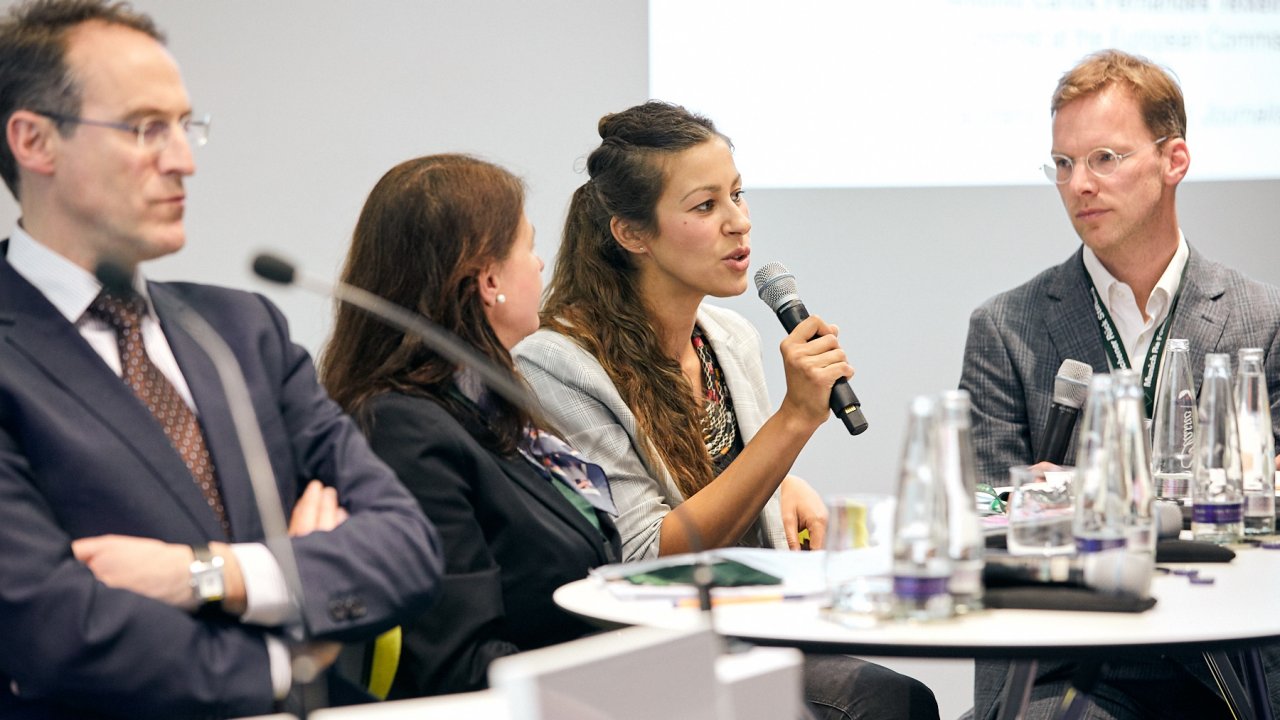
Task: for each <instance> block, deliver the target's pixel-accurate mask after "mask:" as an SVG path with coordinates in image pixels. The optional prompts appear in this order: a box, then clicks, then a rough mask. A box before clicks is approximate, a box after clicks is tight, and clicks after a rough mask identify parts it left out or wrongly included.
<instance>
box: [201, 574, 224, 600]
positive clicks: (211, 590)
mask: <svg viewBox="0 0 1280 720" xmlns="http://www.w3.org/2000/svg"><path fill="white" fill-rule="evenodd" d="M196 593H197V594H199V596H200V599H201V600H204V601H206V602H208V601H211V600H221V599H222V569H221V568H216V569H215V568H208V569H206V570H205V571H203V572H201V573H200V574H199V575H198V576H197V577H196Z"/></svg>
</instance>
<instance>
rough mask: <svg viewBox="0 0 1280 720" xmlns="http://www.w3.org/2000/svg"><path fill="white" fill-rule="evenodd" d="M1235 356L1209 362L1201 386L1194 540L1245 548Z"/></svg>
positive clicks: (1219, 355)
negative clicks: (1242, 542)
mask: <svg viewBox="0 0 1280 720" xmlns="http://www.w3.org/2000/svg"><path fill="white" fill-rule="evenodd" d="M1230 364H1231V356H1230V355H1226V354H1225V353H1212V354H1209V355H1206V356H1205V358H1204V380H1203V381H1202V382H1201V383H1200V437H1199V438H1198V442H1197V448H1196V466H1195V476H1194V479H1193V481H1192V488H1191V490H1192V496H1191V502H1192V508H1191V534H1192V535H1193V536H1195V539H1197V540H1204V541H1206V542H1213V543H1220V544H1225V543H1232V542H1239V541H1240V540H1241V538H1242V537H1243V535H1244V491H1243V488H1242V487H1241V482H1240V435H1239V428H1238V426H1237V424H1236V411H1235V398H1234V397H1232V392H1231V370H1230Z"/></svg>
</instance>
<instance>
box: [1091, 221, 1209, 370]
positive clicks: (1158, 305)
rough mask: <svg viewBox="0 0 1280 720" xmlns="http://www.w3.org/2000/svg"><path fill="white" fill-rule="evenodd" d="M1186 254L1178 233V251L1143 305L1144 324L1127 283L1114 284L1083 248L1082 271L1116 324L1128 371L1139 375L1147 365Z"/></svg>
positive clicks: (1180, 235) (1100, 263) (1173, 295)
mask: <svg viewBox="0 0 1280 720" xmlns="http://www.w3.org/2000/svg"><path fill="white" fill-rule="evenodd" d="M1189 254H1190V251H1189V250H1188V249H1187V240H1186V238H1184V237H1183V236H1182V231H1181V230H1179V231H1178V249H1177V251H1176V252H1174V254H1173V259H1172V260H1170V261H1169V266H1168V267H1166V268H1165V269H1164V274H1163V275H1161V276H1160V280H1159V281H1158V282H1157V283H1156V286H1155V287H1154V288H1152V289H1151V295H1150V296H1148V297H1147V298H1146V302H1145V303H1144V305H1145V306H1146V309H1147V312H1146V314H1147V316H1148V317H1149V318H1150V319H1149V320H1144V319H1143V317H1142V315H1143V313H1142V310H1141V309H1140V308H1139V307H1138V301H1137V298H1135V297H1134V294H1133V288H1131V287H1129V285H1128V283H1123V282H1120V281H1119V280H1117V279H1116V278H1115V276H1114V275H1112V274H1111V273H1110V272H1108V271H1107V269H1106V268H1105V267H1103V266H1102V261H1101V260H1099V259H1098V256H1097V255H1095V254H1094V252H1093V251H1092V250H1090V249H1089V246H1088V245H1086V246H1085V247H1084V268H1085V270H1086V271H1087V272H1088V273H1089V279H1090V280H1092V281H1093V286H1094V287H1095V288H1097V290H1098V296H1099V298H1100V299H1101V300H1102V304H1103V306H1105V307H1106V308H1107V312H1108V313H1110V315H1111V321H1112V322H1113V323H1115V326H1116V332H1118V333H1119V334H1120V341H1121V342H1122V343H1124V351H1125V353H1127V354H1128V355H1129V364H1130V367H1132V368H1133V369H1134V370H1137V371H1138V372H1142V370H1143V363H1145V362H1146V361H1147V350H1149V349H1150V348H1151V338H1152V336H1153V335H1155V330H1156V328H1158V327H1160V324H1161V323H1163V322H1164V321H1165V318H1167V317H1168V316H1169V305H1170V304H1171V303H1172V302H1173V298H1174V297H1176V296H1177V294H1178V285H1179V283H1181V282H1182V270H1183V268H1185V267H1186V266H1187V257H1188V256H1189Z"/></svg>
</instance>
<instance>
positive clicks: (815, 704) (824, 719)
mask: <svg viewBox="0 0 1280 720" xmlns="http://www.w3.org/2000/svg"><path fill="white" fill-rule="evenodd" d="M804 699H805V701H806V702H807V703H808V706H809V711H810V712H811V713H813V716H814V717H815V718H817V719H818V720H890V719H893V720H938V701H937V700H936V699H935V698H934V697H933V691H932V690H930V689H929V688H928V687H926V686H925V684H924V683H922V682H920V681H919V680H916V679H915V678H910V677H907V676H906V675H903V674H901V673H897V672H894V671H893V670H890V669H889V668H887V667H883V666H881V665H876V664H875V663H871V662H867V661H866V660H859V659H858V658H855V657H852V656H849V655H809V654H806V655H805V656H804Z"/></svg>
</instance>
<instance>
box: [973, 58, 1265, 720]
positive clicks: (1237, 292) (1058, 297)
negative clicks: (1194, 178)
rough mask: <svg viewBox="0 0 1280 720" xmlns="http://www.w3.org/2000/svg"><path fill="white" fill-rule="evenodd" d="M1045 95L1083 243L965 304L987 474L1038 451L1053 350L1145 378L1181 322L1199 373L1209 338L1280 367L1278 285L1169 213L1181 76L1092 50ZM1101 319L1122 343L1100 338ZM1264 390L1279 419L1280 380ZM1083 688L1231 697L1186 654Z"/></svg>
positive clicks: (1198, 698)
mask: <svg viewBox="0 0 1280 720" xmlns="http://www.w3.org/2000/svg"><path fill="white" fill-rule="evenodd" d="M1052 111H1053V148H1052V151H1051V152H1052V162H1051V163H1050V164H1049V165H1046V166H1045V170H1046V174H1047V175H1048V176H1049V179H1050V180H1052V181H1054V182H1055V183H1056V184H1057V187H1058V192H1059V194H1060V195H1061V196H1062V203H1063V205H1064V206H1065V208H1066V210H1067V215H1068V217H1069V219H1070V220H1071V223H1072V225H1073V226H1074V227H1075V230H1076V233H1077V234H1078V235H1079V236H1080V239H1081V240H1082V241H1083V246H1082V247H1081V248H1080V250H1078V251H1077V252H1076V253H1074V254H1073V255H1072V256H1071V258H1069V259H1068V260H1067V261H1066V262H1065V263H1063V264H1061V265H1059V266H1057V267H1054V268H1050V269H1049V270H1046V271H1044V272H1043V273H1041V274H1039V275H1037V276H1036V277H1035V278H1032V279H1031V281H1029V282H1028V283H1026V284H1025V285H1022V286H1020V287H1017V288H1014V289H1013V290H1010V291H1008V292H1005V293H1002V294H1000V295H997V296H996V297H994V298H992V299H991V300H988V301H987V302H986V303H984V304H983V305H982V306H981V307H979V308H978V309H977V310H975V311H974V312H973V315H972V317H971V318H970V322H969V338H968V342H967V345H966V347H965V354H964V369H963V372H962V375H961V378H960V386H961V387H962V388H964V389H965V390H968V391H969V393H970V394H971V395H972V397H973V411H974V417H973V420H974V427H973V434H974V444H975V447H976V450H977V454H978V463H979V472H980V474H981V476H982V477H983V479H984V480H988V481H990V482H993V483H996V484H1004V478H1005V477H1007V473H1008V469H1009V467H1010V466H1012V465H1026V464H1029V463H1033V462H1035V461H1036V460H1038V459H1039V458H1040V457H1041V453H1042V448H1043V446H1044V442H1045V437H1044V428H1045V423H1046V422H1047V419H1048V415H1049V407H1050V403H1051V402H1052V390H1053V382H1054V376H1055V375H1056V373H1057V371H1058V368H1059V367H1060V366H1061V364H1062V361H1063V360H1064V359H1067V358H1071V359H1074V360H1079V361H1081V362H1085V363H1088V364H1089V365H1092V366H1093V369H1094V371H1095V372H1099V373H1105V372H1109V371H1110V370H1111V369H1112V368H1117V367H1133V368H1136V369H1139V370H1140V371H1142V375H1143V377H1147V376H1148V375H1150V377H1151V383H1150V384H1151V387H1150V388H1148V393H1154V382H1155V378H1156V377H1157V376H1158V372H1156V370H1158V363H1159V359H1160V351H1161V350H1162V349H1163V346H1164V342H1163V340H1166V339H1168V338H1187V339H1189V340H1190V343H1191V354H1192V362H1193V368H1194V369H1195V373H1194V374H1195V375H1196V377H1197V386H1198V384H1199V376H1200V374H1201V373H1200V369H1201V368H1203V365H1204V356H1205V354H1206V353H1235V352H1236V350H1238V349H1239V348H1243V347H1260V348H1263V349H1264V350H1265V351H1266V366H1267V376H1268V377H1269V378H1272V379H1273V380H1274V378H1276V377H1277V376H1280V290H1277V289H1276V288H1274V287H1270V286H1267V285H1263V284H1261V283H1257V282H1254V281H1252V280H1249V279H1248V278H1246V277H1245V276H1244V275H1242V274H1240V273H1238V272H1236V271H1234V270H1231V269H1228V268H1226V267H1224V266H1222V265H1219V264H1217V263H1214V262H1212V261H1210V260H1208V259H1206V258H1205V257H1203V256H1202V255H1201V254H1200V253H1199V252H1197V251H1196V250H1195V249H1194V248H1192V247H1190V246H1189V245H1188V244H1187V241H1186V239H1185V238H1183V236H1182V232H1181V229H1180V228H1179V225H1178V219H1177V209H1176V205H1175V202H1174V195H1175V191H1176V190H1177V187H1178V184H1179V183H1180V182H1181V181H1182V179H1183V178H1184V177H1185V176H1186V174H1187V169H1188V167H1189V166H1190V162H1191V156H1190V150H1189V149H1188V145H1187V140H1186V130H1187V128H1186V111H1185V109H1184V105H1183V98H1182V91H1181V89H1180V88H1179V87H1178V84H1177V82H1176V81H1175V80H1174V79H1173V78H1172V77H1171V76H1170V75H1169V73H1168V72H1167V71H1165V70H1164V69H1162V68H1160V67H1158V66H1155V65H1153V64H1152V63H1150V62H1149V61H1147V60H1145V59H1143V58H1139V57H1135V56H1132V55H1128V54H1125V53H1121V52H1118V51H1103V52H1100V53H1097V54H1095V55H1092V56H1090V57H1088V58H1086V59H1085V60H1084V61H1082V62H1081V63H1080V64H1079V65H1077V66H1076V67H1075V68H1073V69H1072V70H1070V71H1068V72H1067V73H1066V74H1065V75H1064V76H1063V77H1062V79H1061V80H1060V82H1059V84H1058V87H1057V90H1056V91H1055V93H1054V96H1053V102H1052ZM1100 308H1101V309H1100ZM1104 318H1105V319H1106V321H1107V322H1108V323H1110V327H1104V326H1103V325H1102V324H1101V321H1102V319H1104ZM1108 330H1109V331H1110V333H1111V334H1113V335H1117V336H1118V337H1119V339H1120V348H1119V349H1116V348H1115V347H1114V346H1113V345H1112V344H1111V343H1108V342H1105V341H1104V335H1106V334H1107V332H1108ZM1148 370H1151V372H1148ZM1270 390H1271V406H1272V411H1271V412H1272V418H1273V421H1275V422H1276V423H1278V424H1277V426H1276V427H1277V428H1280V383H1275V384H1273V385H1272V387H1271V388H1270ZM1071 452H1072V453H1073V452H1074V451H1071ZM1067 462H1068V463H1070V462H1071V459H1070V458H1068V460H1067ZM1270 655H1271V653H1270V652H1264V658H1266V659H1267V660H1269V659H1270ZM1006 669H1007V665H1006V664H1005V663H1003V662H985V661H980V662H979V663H978V665H977V677H976V680H975V687H974V695H975V697H974V701H975V717H977V718H986V717H994V716H995V711H996V701H997V699H998V697H999V693H1000V691H1001V690H1002V687H1003V683H1004V679H1005V672H1006ZM1071 671H1072V666H1069V665H1064V664H1062V663H1054V664H1043V663H1042V665H1041V670H1040V673H1039V675H1038V677H1037V680H1036V687H1035V689H1034V691H1033V695H1032V703H1031V707H1030V708H1029V713H1028V715H1027V717H1032V718H1038V717H1051V716H1052V714H1053V712H1054V711H1055V710H1056V707H1057V704H1058V701H1059V699H1060V698H1061V697H1062V696H1063V694H1064V693H1065V692H1066V689H1067V685H1068V683H1069V681H1070V677H1071ZM1272 684H1273V686H1274V685H1275V683H1272ZM1273 691H1274V689H1273ZM1093 697H1094V700H1095V705H1094V707H1093V708H1091V710H1090V715H1089V717H1106V718H1111V717H1116V718H1121V717H1123V718H1128V717H1221V716H1223V715H1224V714H1225V713H1226V712H1227V709H1226V706H1225V704H1224V703H1223V701H1222V700H1221V698H1219V697H1218V695H1217V693H1216V691H1215V690H1214V689H1213V684H1212V680H1211V679H1210V676H1209V673H1208V670H1207V667H1206V666H1205V663H1204V661H1203V660H1202V659H1201V658H1199V657H1197V656H1185V657H1183V656H1179V657H1172V656H1160V657H1153V658H1150V659H1148V660H1144V661H1141V662H1137V661H1135V662H1115V663H1108V664H1107V665H1106V668H1105V671H1104V673H1103V678H1102V681H1101V683H1100V685H1099V686H1098V688H1097V689H1096V691H1095V692H1094V694H1093ZM1274 704H1275V700H1274V699H1273V705H1274Z"/></svg>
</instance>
